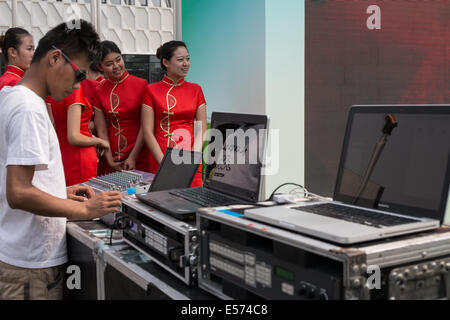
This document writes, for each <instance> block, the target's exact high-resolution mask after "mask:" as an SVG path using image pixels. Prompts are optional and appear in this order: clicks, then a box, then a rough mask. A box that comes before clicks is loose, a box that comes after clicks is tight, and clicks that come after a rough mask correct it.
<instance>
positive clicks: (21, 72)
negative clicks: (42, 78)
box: [5, 65, 25, 78]
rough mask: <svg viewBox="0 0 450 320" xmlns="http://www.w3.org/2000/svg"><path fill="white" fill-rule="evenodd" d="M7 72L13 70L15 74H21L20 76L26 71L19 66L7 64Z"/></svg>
mask: <svg viewBox="0 0 450 320" xmlns="http://www.w3.org/2000/svg"><path fill="white" fill-rule="evenodd" d="M5 72H11V73H14V74H15V75H17V76H19V77H21V78H22V77H23V75H24V74H25V71H24V70H22V69H20V68H19V67H16V66H13V65H7V66H6V68H5Z"/></svg>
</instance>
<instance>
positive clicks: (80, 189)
mask: <svg viewBox="0 0 450 320" xmlns="http://www.w3.org/2000/svg"><path fill="white" fill-rule="evenodd" d="M66 191H67V199H71V200H75V201H80V202H84V201H86V200H87V199H91V198H92V197H94V196H95V193H94V190H92V188H91V187H89V186H80V185H76V186H71V187H68V188H67V189H66Z"/></svg>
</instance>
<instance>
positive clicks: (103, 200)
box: [85, 191, 122, 219]
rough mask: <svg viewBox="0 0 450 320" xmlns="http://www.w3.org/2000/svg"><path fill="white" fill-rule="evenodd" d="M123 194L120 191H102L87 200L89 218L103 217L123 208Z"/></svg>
mask: <svg viewBox="0 0 450 320" xmlns="http://www.w3.org/2000/svg"><path fill="white" fill-rule="evenodd" d="M121 199H122V194H121V193H120V192H119V191H107V192H102V193H99V194H97V195H95V196H94V197H92V198H90V199H89V200H88V201H86V202H85V204H86V211H87V212H86V215H87V218H88V219H95V218H100V217H103V216H104V215H106V214H109V213H115V212H120V211H121V210H122V201H121Z"/></svg>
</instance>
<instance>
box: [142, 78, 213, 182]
mask: <svg viewBox="0 0 450 320" xmlns="http://www.w3.org/2000/svg"><path fill="white" fill-rule="evenodd" d="M147 94H148V96H149V97H148V99H147V100H148V101H149V103H147V104H145V105H144V108H148V107H150V108H153V112H154V114H155V126H154V135H155V138H156V141H158V144H159V147H160V148H161V151H162V152H163V153H165V152H166V150H167V147H172V148H179V149H185V150H191V149H192V146H193V144H194V121H195V116H196V113H197V109H198V108H205V107H206V102H205V97H204V95H203V91H202V88H201V87H200V86H199V85H198V84H195V83H191V82H187V81H185V80H184V78H181V79H180V80H178V82H174V81H173V80H172V79H170V78H169V77H167V76H164V78H163V79H162V80H161V81H160V82H156V83H152V84H150V85H148V90H147ZM178 129H181V130H178ZM158 166H159V164H158V162H156V160H155V159H154V158H153V156H151V155H150V169H149V170H150V172H151V173H155V172H156V171H157V170H158ZM201 185H202V174H201V166H200V168H199V172H198V173H197V174H196V175H195V177H194V180H193V182H192V185H191V186H192V187H198V186H201Z"/></svg>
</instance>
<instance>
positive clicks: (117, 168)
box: [107, 158, 123, 171]
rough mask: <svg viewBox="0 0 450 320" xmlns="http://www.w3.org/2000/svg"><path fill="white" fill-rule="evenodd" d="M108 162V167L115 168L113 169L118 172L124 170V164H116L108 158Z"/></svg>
mask: <svg viewBox="0 0 450 320" xmlns="http://www.w3.org/2000/svg"><path fill="white" fill-rule="evenodd" d="M107 160H108V165H109V166H110V167H111V168H113V169H114V170H116V171H120V170H122V165H123V162H116V161H114V160H112V161H110V159H108V158H107Z"/></svg>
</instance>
